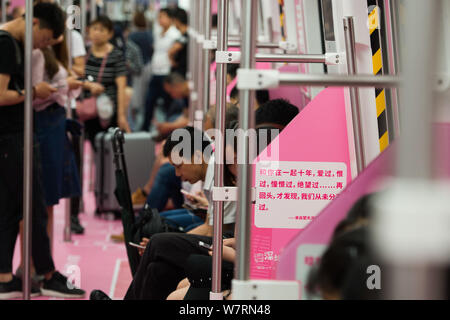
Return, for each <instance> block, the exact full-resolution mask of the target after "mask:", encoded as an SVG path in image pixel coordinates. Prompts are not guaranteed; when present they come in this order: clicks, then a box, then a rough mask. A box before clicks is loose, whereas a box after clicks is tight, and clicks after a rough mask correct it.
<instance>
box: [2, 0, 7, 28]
mask: <svg viewBox="0 0 450 320" xmlns="http://www.w3.org/2000/svg"><path fill="white" fill-rule="evenodd" d="M6 13H7V12H6V0H3V1H2V23H5V22H6Z"/></svg>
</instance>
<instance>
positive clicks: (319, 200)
mask: <svg viewBox="0 0 450 320" xmlns="http://www.w3.org/2000/svg"><path fill="white" fill-rule="evenodd" d="M255 174H256V176H255V183H256V185H255V187H256V203H255V225H256V226H257V227H258V228H289V229H303V228H305V227H306V226H307V225H308V223H309V222H310V221H311V220H313V219H314V217H315V216H316V215H317V214H319V213H320V212H321V211H322V210H323V209H324V208H325V206H326V205H327V204H328V203H329V202H330V201H331V200H334V199H335V198H336V196H337V195H338V194H339V193H340V192H341V191H342V190H344V189H345V187H346V182H347V166H346V165H345V163H343V162H298V161H278V162H259V163H257V164H256V173H255Z"/></svg>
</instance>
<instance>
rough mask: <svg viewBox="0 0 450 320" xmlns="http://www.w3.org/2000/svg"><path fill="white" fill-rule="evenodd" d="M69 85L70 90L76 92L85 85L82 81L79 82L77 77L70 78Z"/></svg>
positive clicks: (68, 79)
mask: <svg viewBox="0 0 450 320" xmlns="http://www.w3.org/2000/svg"><path fill="white" fill-rule="evenodd" d="M67 85H68V86H69V90H76V89H78V88H80V87H81V86H82V85H83V82H82V81H80V80H77V78H76V77H68V78H67Z"/></svg>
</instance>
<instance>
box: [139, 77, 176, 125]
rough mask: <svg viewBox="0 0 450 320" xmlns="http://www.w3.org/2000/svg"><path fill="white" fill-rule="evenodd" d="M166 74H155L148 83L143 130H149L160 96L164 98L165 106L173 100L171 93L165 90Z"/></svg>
mask: <svg viewBox="0 0 450 320" xmlns="http://www.w3.org/2000/svg"><path fill="white" fill-rule="evenodd" d="M165 78H166V76H153V77H152V79H151V80H150V83H149V85H148V91H147V96H146V98H145V116H144V123H143V125H142V128H141V130H142V131H149V129H150V124H151V122H152V119H153V113H154V110H155V105H156V102H157V101H158V99H159V98H163V99H164V106H167V104H168V102H169V101H170V100H171V98H170V96H169V94H168V93H167V92H166V90H164V79H165Z"/></svg>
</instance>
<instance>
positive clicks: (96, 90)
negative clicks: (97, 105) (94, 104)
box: [89, 82, 105, 96]
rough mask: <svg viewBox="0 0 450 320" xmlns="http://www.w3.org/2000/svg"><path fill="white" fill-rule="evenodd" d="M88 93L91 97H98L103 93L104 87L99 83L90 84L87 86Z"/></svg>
mask: <svg viewBox="0 0 450 320" xmlns="http://www.w3.org/2000/svg"><path fill="white" fill-rule="evenodd" d="M89 91H91V94H92V95H93V96H99V95H101V94H102V93H103V92H104V91H105V87H104V86H103V85H101V84H100V83H96V82H91V83H90V84H89Z"/></svg>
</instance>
